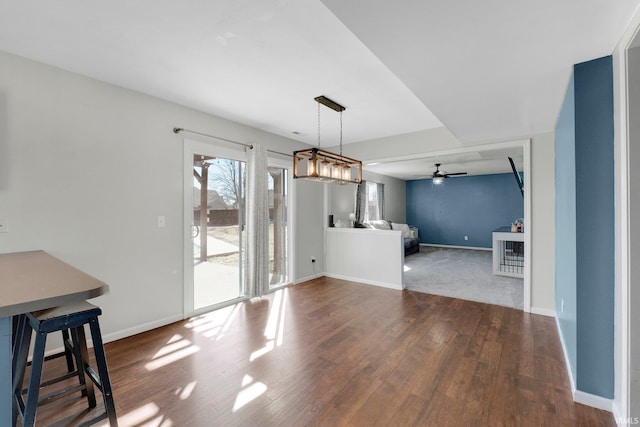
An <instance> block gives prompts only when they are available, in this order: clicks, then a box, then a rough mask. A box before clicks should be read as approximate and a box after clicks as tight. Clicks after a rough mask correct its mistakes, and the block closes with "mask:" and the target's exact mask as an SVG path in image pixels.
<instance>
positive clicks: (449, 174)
mask: <svg viewBox="0 0 640 427" xmlns="http://www.w3.org/2000/svg"><path fill="white" fill-rule="evenodd" d="M466 174H467V173H466V172H454V173H445V174H444V176H459V175H466Z"/></svg>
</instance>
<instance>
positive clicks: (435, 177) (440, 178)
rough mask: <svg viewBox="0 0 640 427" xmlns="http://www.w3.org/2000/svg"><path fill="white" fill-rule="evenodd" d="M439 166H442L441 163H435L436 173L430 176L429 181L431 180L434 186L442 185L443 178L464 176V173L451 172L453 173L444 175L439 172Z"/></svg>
mask: <svg viewBox="0 0 640 427" xmlns="http://www.w3.org/2000/svg"><path fill="white" fill-rule="evenodd" d="M440 165H442V163H436V164H435V166H436V171H435V172H434V173H433V175H431V179H432V180H433V183H434V184H442V183H443V182H444V179H445V178H449V177H450V176H460V175H466V174H467V173H466V172H453V173H444V172H440Z"/></svg>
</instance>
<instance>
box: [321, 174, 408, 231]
mask: <svg viewBox="0 0 640 427" xmlns="http://www.w3.org/2000/svg"><path fill="white" fill-rule="evenodd" d="M362 179H363V180H365V181H370V182H377V183H381V184H384V217H385V218H384V219H386V220H388V221H393V222H397V223H405V222H406V217H407V214H406V212H407V202H406V190H405V184H404V181H403V180H401V179H397V178H392V177H390V176H385V175H380V174H377V173H373V172H368V171H363V173H362ZM356 188H357V186H356V185H329V184H327V189H328V191H329V198H328V212H329V214H332V215H333V216H334V221H337V220H341V221H343V222H344V223H346V224H348V223H349V222H348V218H349V214H350V213H352V212H353V213H355V206H356Z"/></svg>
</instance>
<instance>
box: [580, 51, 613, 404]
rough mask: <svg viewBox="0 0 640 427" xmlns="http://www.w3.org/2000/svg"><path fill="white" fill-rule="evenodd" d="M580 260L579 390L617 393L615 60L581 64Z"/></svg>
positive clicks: (608, 394) (605, 59) (607, 394)
mask: <svg viewBox="0 0 640 427" xmlns="http://www.w3.org/2000/svg"><path fill="white" fill-rule="evenodd" d="M574 73H575V83H574V84H575V115H576V261H577V303H578V306H577V307H578V323H577V325H578V355H579V357H578V381H577V383H576V386H577V388H578V389H579V390H582V391H585V392H587V393H593V394H597V395H599V396H602V397H606V398H613V397H614V396H613V393H614V355H613V349H614V342H613V336H614V327H613V319H614V269H615V261H614V251H615V247H614V233H615V231H614V223H615V212H614V177H613V173H614V172H613V171H614V159H613V153H614V151H613V146H614V140H613V139H614V121H613V65H612V58H611V57H610V56H607V57H605V58H600V59H596V60H593V61H589V62H585V63H582V64H577V65H576V66H575V67H574Z"/></svg>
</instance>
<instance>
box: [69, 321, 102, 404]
mask: <svg viewBox="0 0 640 427" xmlns="http://www.w3.org/2000/svg"><path fill="white" fill-rule="evenodd" d="M71 337H72V339H73V352H74V354H75V357H76V365H78V378H79V380H80V384H82V385H84V386H85V390H83V391H82V395H83V396H87V400H88V402H89V409H93V408H95V407H96V394H95V391H94V390H93V382H91V381H87V379H86V377H85V373H84V370H85V366H88V365H89V352H88V351H87V338H86V336H85V333H84V325H80V326H78V327H77V328H73V329H72V330H71Z"/></svg>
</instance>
